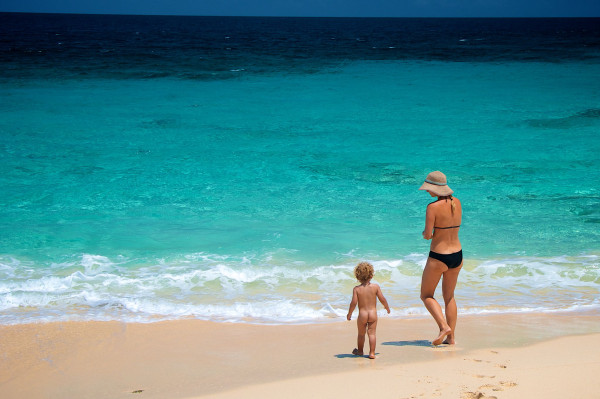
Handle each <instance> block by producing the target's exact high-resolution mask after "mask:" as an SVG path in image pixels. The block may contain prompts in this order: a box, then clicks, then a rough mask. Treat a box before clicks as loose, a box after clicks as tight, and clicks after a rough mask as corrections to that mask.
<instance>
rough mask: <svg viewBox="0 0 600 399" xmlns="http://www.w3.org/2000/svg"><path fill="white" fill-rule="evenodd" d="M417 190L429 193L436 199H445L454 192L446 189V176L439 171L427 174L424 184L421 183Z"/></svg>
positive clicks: (448, 188)
mask: <svg viewBox="0 0 600 399" xmlns="http://www.w3.org/2000/svg"><path fill="white" fill-rule="evenodd" d="M419 190H426V191H429V192H431V193H433V194H434V195H437V196H438V197H445V196H446V195H451V194H452V193H453V192H454V191H452V189H451V188H450V187H448V183H447V181H446V175H445V174H443V173H442V172H440V171H439V170H436V171H435V172H431V173H430V174H428V175H427V178H426V179H425V183H423V185H422V186H421V187H420V188H419Z"/></svg>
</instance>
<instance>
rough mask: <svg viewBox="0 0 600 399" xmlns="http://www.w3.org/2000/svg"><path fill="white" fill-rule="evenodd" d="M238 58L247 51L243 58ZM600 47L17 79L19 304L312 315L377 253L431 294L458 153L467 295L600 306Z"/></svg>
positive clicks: (404, 292)
mask: <svg viewBox="0 0 600 399" xmlns="http://www.w3.org/2000/svg"><path fill="white" fill-rule="evenodd" d="M232 73H235V72H232ZM597 76H600V65H598V64H595V63H587V62H566V63H544V62H529V63H510V62H498V63H477V62H440V61H389V60H388V61H348V62H344V63H341V64H339V65H336V66H331V67H328V68H326V69H324V70H321V71H319V72H317V73H310V74H305V73H289V74H287V73H273V74H264V75H255V76H248V75H240V76H239V77H237V78H236V77H234V78H231V79H225V80H213V81H211V80H207V81H203V80H180V79H175V78H169V77H166V78H156V79H127V80H117V79H103V78H94V79H84V80H75V79H71V80H41V79H40V80H36V79H26V80H10V81H6V80H5V81H3V82H2V83H0V90H1V91H2V100H1V101H0V158H1V162H0V179H1V186H2V195H1V196H0V205H1V206H0V229H2V232H3V233H2V235H1V236H0V322H1V323H15V322H16V323H19V322H28V321H39V320H42V321H44V320H46V321H47V320H65V319H69V320H71V319H101V320H104V319H125V320H134V321H152V320H161V319H170V318H179V317H195V318H202V319H211V320H219V321H250V322H274V323H280V322H307V321H309V322H312V321H323V320H337V319H341V317H342V316H343V315H345V312H346V309H347V304H348V301H349V295H350V292H351V287H352V285H353V284H354V279H353V277H352V268H353V266H354V265H355V264H356V263H357V262H358V261H359V260H370V261H372V262H373V263H374V264H375V268H376V276H375V279H376V280H377V281H378V282H379V283H381V285H382V288H383V290H384V293H385V294H386V296H387V297H388V300H389V301H390V304H391V306H392V310H393V315H396V316H406V315H423V314H425V312H426V311H425V309H424V308H423V307H422V305H421V303H420V300H419V284H420V273H421V271H422V267H423V265H424V262H425V259H426V254H427V252H428V244H429V243H428V242H427V241H425V240H423V239H422V238H421V231H422V230H423V224H424V210H425V207H426V205H427V203H428V202H429V201H430V198H429V196H428V195H427V194H426V193H423V192H421V191H418V190H417V189H418V187H419V186H420V184H421V182H422V180H423V179H424V177H425V176H426V174H427V173H428V172H430V171H432V170H441V171H443V172H444V173H446V175H447V176H448V180H449V185H450V186H451V187H452V188H453V189H454V191H455V195H456V196H457V197H459V198H460V199H461V200H462V202H463V207H464V217H463V224H462V228H461V232H460V235H461V241H462V244H463V249H464V252H465V256H466V263H465V267H464V270H463V272H461V278H460V281H459V287H458V289H457V299H458V301H459V306H460V309H461V311H462V312H465V313H490V312H514V311H519V312H520V311H559V310H575V309H582V308H589V307H592V308H597V307H598V306H599V305H600V300H599V295H598V294H599V293H600V261H599V255H600V245H599V243H600V233H599V228H598V226H599V223H600V206H599V205H600V189H599V187H600V186H599V185H598V181H600V158H599V157H598V153H599V151H600V139H599V136H598V135H599V133H600V80H598V79H597Z"/></svg>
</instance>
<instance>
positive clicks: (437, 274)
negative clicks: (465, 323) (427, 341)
mask: <svg viewBox="0 0 600 399" xmlns="http://www.w3.org/2000/svg"><path fill="white" fill-rule="evenodd" d="M446 270H448V266H446V264H445V263H444V262H441V261H439V260H437V259H433V258H427V263H426V264H425V269H424V270H423V277H422V279H421V300H422V301H423V303H424V304H425V307H426V308H427V310H428V311H429V313H431V316H433V319H434V320H435V322H436V323H437V325H438V327H439V329H440V334H439V335H438V337H437V338H436V339H434V340H433V341H432V343H433V344H434V345H439V344H441V343H442V341H443V340H444V338H445V337H446V335H448V334H450V333H451V332H452V329H451V328H450V326H449V325H448V323H447V322H446V319H445V318H444V314H443V313H442V307H441V306H440V304H439V303H438V302H437V301H436V300H435V298H434V294H435V289H436V288H437V285H438V283H439V282H440V278H441V277H442V274H443V273H444V272H445V271H446Z"/></svg>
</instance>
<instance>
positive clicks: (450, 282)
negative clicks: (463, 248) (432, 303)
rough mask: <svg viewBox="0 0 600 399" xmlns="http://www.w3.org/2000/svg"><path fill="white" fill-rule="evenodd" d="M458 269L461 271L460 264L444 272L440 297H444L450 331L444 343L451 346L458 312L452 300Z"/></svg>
mask: <svg viewBox="0 0 600 399" xmlns="http://www.w3.org/2000/svg"><path fill="white" fill-rule="evenodd" d="M460 269H462V263H461V265H460V266H459V267H457V268H455V269H448V271H446V272H444V278H443V279H442V295H444V303H445V304H446V312H445V313H446V322H447V323H448V326H450V328H451V329H452V332H451V333H450V334H448V337H447V338H446V340H445V341H444V343H445V344H451V345H454V344H455V343H456V341H455V339H454V338H455V337H454V333H455V330H456V320H457V318H458V311H457V309H456V300H455V299H454V289H455V288H456V281H457V280H458V273H460Z"/></svg>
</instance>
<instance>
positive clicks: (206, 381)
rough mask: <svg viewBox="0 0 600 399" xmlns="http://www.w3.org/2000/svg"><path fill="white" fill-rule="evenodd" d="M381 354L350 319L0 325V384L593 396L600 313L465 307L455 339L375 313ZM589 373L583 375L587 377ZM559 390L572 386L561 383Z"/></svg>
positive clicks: (42, 393)
mask: <svg viewBox="0 0 600 399" xmlns="http://www.w3.org/2000/svg"><path fill="white" fill-rule="evenodd" d="M377 337H378V346H377V351H376V352H377V354H378V357H377V359H375V360H369V359H367V358H363V357H356V356H353V355H351V351H352V349H353V348H354V347H355V346H356V325H355V323H354V321H352V322H334V323H324V324H310V325H284V326H268V325H251V324H234V323H212V322H207V321H198V320H184V321H170V322H160V323H151V324H137V323H131V324H130V323H120V322H68V323H47V324H26V325H15V326H0V354H1V355H0V392H1V393H2V398H3V399H13V398H15V399H17V398H25V397H27V398H75V397H77V398H108V397H110V398H173V399H177V398H192V397H194V398H199V397H216V398H234V397H249V398H253V397H262V398H264V397H268V398H280V397H305V396H310V397H324V398H325V397H343V396H349V397H359V396H364V395H370V394H377V395H378V396H381V397H384V398H402V397H406V398H411V397H415V398H416V397H441V398H446V397H448V398H471V397H473V398H475V397H478V398H483V397H494V396H495V397H497V398H523V397H528V396H529V395H532V396H533V395H536V396H540V395H542V396H541V397H544V398H548V397H550V398H552V397H555V398H564V397H578V398H593V397H597V396H594V395H597V392H600V382H598V379H597V378H596V375H597V374H598V372H600V348H598V346H597V345H595V343H596V342H598V338H600V312H596V311H595V312H591V313H564V314H562V313H555V314H528V315H502V316H463V317H461V318H460V320H459V325H458V329H457V345H455V346H446V345H442V346H440V347H433V346H431V345H430V343H429V340H430V339H433V338H434V337H435V324H434V322H433V321H432V320H431V319H428V318H427V319H393V318H389V317H381V318H380V322H379V326H378V335H377ZM584 382H585V383H584ZM565 390H568V392H567V391H565Z"/></svg>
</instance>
